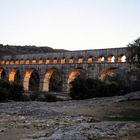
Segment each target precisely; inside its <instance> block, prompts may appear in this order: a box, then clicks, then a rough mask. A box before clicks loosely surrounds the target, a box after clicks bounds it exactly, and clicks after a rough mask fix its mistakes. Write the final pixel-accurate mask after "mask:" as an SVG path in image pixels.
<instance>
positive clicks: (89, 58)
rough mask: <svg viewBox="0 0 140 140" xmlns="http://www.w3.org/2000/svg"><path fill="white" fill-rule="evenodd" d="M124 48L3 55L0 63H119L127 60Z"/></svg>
mask: <svg viewBox="0 0 140 140" xmlns="http://www.w3.org/2000/svg"><path fill="white" fill-rule="evenodd" d="M127 60H128V59H127V52H126V48H112V49H99V50H82V51H64V52H54V53H44V54H30V55H27V54H25V55H14V56H4V57H3V58H1V59H0V64H4V65H13V64H16V65H19V64H22V65H23V64H27V65H28V64H32V65H35V64H40V65H42V64H46V65H48V64H73V63H115V62H117V63H119V62H127Z"/></svg>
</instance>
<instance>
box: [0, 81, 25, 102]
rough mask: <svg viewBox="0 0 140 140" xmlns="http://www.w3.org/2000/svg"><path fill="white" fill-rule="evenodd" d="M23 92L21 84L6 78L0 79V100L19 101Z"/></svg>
mask: <svg viewBox="0 0 140 140" xmlns="http://www.w3.org/2000/svg"><path fill="white" fill-rule="evenodd" d="M22 93H23V86H22V85H20V84H16V83H14V82H12V83H10V82H9V81H7V80H0V101H6V100H15V101H20V100H21V97H22Z"/></svg>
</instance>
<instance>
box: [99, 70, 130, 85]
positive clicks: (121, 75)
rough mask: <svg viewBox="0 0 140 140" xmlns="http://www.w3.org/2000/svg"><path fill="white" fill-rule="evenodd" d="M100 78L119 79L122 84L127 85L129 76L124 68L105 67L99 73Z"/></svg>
mask: <svg viewBox="0 0 140 140" xmlns="http://www.w3.org/2000/svg"><path fill="white" fill-rule="evenodd" d="M98 78H99V79H100V80H108V78H109V79H114V78H115V79H116V80H117V79H119V80H120V81H123V82H122V84H124V85H128V84H129V77H128V74H127V72H126V71H125V70H124V69H120V68H118V67H111V68H107V69H105V70H103V71H101V72H100V73H99V77H98Z"/></svg>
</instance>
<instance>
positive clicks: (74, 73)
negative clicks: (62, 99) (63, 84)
mask: <svg viewBox="0 0 140 140" xmlns="http://www.w3.org/2000/svg"><path fill="white" fill-rule="evenodd" d="M86 76H87V73H86V70H84V69H82V68H76V69H74V70H72V71H71V72H70V74H69V75H68V80H67V83H68V90H70V88H71V82H72V81H74V80H75V78H77V77H82V78H86Z"/></svg>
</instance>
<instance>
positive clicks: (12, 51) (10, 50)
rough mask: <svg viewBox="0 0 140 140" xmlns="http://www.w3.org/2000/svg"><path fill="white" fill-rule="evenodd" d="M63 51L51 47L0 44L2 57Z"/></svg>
mask: <svg viewBox="0 0 140 140" xmlns="http://www.w3.org/2000/svg"><path fill="white" fill-rule="evenodd" d="M62 51H65V50H62V49H53V48H51V47H45V46H42V47H37V46H14V45H3V44H0V56H4V55H18V54H37V53H48V52H62Z"/></svg>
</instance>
